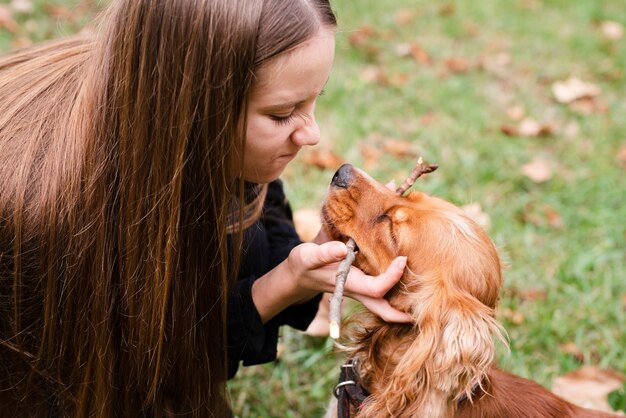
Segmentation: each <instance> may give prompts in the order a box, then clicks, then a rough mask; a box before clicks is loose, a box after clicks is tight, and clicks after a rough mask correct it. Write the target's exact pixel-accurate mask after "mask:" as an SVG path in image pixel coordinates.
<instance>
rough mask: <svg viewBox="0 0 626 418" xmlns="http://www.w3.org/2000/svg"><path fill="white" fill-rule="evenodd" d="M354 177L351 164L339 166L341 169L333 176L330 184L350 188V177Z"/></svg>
mask: <svg viewBox="0 0 626 418" xmlns="http://www.w3.org/2000/svg"><path fill="white" fill-rule="evenodd" d="M351 178H352V166H351V165H350V164H344V165H342V166H341V167H339V170H337V172H336V173H335V175H334V176H333V179H332V180H331V181H330V184H331V185H332V186H335V187H341V188H343V189H346V188H348V186H349V185H350V179H351Z"/></svg>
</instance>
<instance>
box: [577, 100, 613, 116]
mask: <svg viewBox="0 0 626 418" xmlns="http://www.w3.org/2000/svg"><path fill="white" fill-rule="evenodd" d="M569 108H570V109H572V110H573V111H574V112H577V113H580V114H581V115H591V114H592V113H604V112H606V111H607V110H608V107H607V105H606V103H604V102H603V101H601V100H599V99H598V98H597V97H583V98H582V99H579V100H576V101H574V102H572V103H570V105H569Z"/></svg>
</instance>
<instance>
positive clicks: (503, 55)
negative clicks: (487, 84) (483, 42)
mask: <svg viewBox="0 0 626 418" xmlns="http://www.w3.org/2000/svg"><path fill="white" fill-rule="evenodd" d="M510 64H511V55H509V54H508V53H507V52H499V53H496V54H493V55H488V56H486V57H483V58H482V59H481V61H480V65H481V67H482V68H483V69H484V70H485V71H488V72H490V73H493V74H502V75H504V74H507V75H508V67H509V65H510Z"/></svg>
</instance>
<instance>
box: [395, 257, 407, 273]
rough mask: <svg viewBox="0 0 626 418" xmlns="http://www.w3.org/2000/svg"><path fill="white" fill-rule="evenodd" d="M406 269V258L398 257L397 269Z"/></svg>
mask: <svg viewBox="0 0 626 418" xmlns="http://www.w3.org/2000/svg"><path fill="white" fill-rule="evenodd" d="M405 267H406V256H402V257H398V258H397V259H396V268H397V269H398V270H401V271H402V270H404V268H405Z"/></svg>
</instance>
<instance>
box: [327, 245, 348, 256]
mask: <svg viewBox="0 0 626 418" xmlns="http://www.w3.org/2000/svg"><path fill="white" fill-rule="evenodd" d="M330 251H331V253H332V255H333V256H334V257H345V255H346V254H347V252H348V249H347V248H346V246H345V244H341V243H338V244H336V245H334V246H333V248H332V249H331V250H330Z"/></svg>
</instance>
